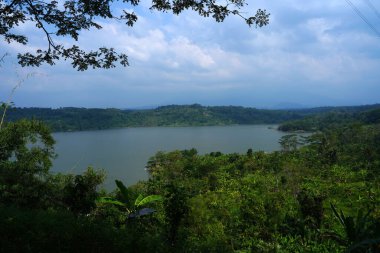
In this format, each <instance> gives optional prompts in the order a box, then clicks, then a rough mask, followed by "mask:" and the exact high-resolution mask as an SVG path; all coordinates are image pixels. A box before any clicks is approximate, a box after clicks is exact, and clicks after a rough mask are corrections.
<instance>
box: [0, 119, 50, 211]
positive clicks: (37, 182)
mask: <svg viewBox="0 0 380 253" xmlns="http://www.w3.org/2000/svg"><path fill="white" fill-rule="evenodd" d="M53 145H54V140H53V138H52V137H51V135H50V131H49V129H48V128H47V127H46V126H45V125H44V124H42V123H41V122H38V121H26V120H22V121H19V122H16V123H9V124H7V125H5V127H3V128H2V129H1V130H0V202H2V203H12V202H13V203H15V204H17V205H26V206H39V205H40V204H41V202H43V201H44V198H45V197H46V196H44V191H46V183H45V182H46V180H47V177H48V171H49V169H50V167H51V159H52V158H53V157H54V156H55V154H54V148H53Z"/></svg>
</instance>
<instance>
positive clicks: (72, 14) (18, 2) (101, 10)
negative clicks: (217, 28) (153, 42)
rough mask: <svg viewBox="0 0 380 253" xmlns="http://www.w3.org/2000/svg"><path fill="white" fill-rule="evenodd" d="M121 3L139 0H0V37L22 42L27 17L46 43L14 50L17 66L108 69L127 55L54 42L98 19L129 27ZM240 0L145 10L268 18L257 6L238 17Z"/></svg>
mask: <svg viewBox="0 0 380 253" xmlns="http://www.w3.org/2000/svg"><path fill="white" fill-rule="evenodd" d="M115 2H122V4H123V5H125V6H124V7H126V8H127V7H128V8H131V7H132V8H133V7H136V6H137V5H139V4H140V1H139V0H66V1H64V2H63V1H57V0H52V1H48V0H0V36H2V37H3V38H4V39H5V41H7V42H8V43H12V42H17V43H20V44H23V45H26V44H27V43H28V37H27V36H26V35H25V34H18V33H17V32H15V31H14V29H15V28H16V27H18V26H19V25H20V24H22V23H25V22H32V23H34V24H35V27H36V28H37V29H38V30H40V31H41V32H42V33H43V34H44V36H45V37H46V39H47V48H45V49H37V50H36V51H35V52H27V53H24V54H21V53H20V54H18V60H19V64H21V66H40V65H41V64H42V63H48V64H50V65H54V64H55V63H56V62H57V61H58V60H59V59H61V58H62V59H65V60H70V61H71V64H72V65H73V67H74V68H76V69H77V70H82V71H83V70H86V69H88V67H92V68H113V67H115V63H116V62H119V63H120V64H121V65H122V66H127V65H128V64H129V63H128V57H127V55H126V54H124V53H118V52H116V51H115V50H114V49H113V48H106V47H100V48H99V49H98V50H96V51H89V52H86V51H84V50H83V49H81V48H80V46H78V45H75V44H73V45H71V47H70V46H69V47H67V46H64V45H63V44H61V43H57V42H56V41H57V38H59V37H64V36H68V37H70V38H71V39H73V40H74V41H77V40H78V38H79V33H80V32H81V31H82V30H90V29H101V28H102V27H101V26H100V25H99V23H98V21H97V20H98V19H115V20H122V21H124V22H125V23H126V25H127V26H133V25H134V23H135V22H136V21H137V18H138V17H137V14H136V13H134V12H130V11H126V10H123V14H121V15H117V14H115V13H114V11H113V10H112V4H114V3H115ZM245 5H246V3H245V0H227V1H226V2H225V4H223V5H222V4H218V3H217V2H216V1H215V0H152V5H151V7H150V9H151V10H157V11H162V12H172V13H173V14H175V15H178V14H180V13H181V12H182V11H184V10H188V9H190V10H193V11H195V12H197V13H198V14H199V15H200V16H202V17H209V16H210V17H212V18H213V19H215V21H216V22H222V21H224V19H225V18H226V17H227V16H229V15H237V16H239V17H241V18H243V19H244V20H245V22H246V23H247V24H248V25H249V26H251V25H254V26H256V27H262V26H265V25H267V24H268V23H269V14H268V13H267V12H266V11H265V10H261V9H258V10H257V12H256V14H255V16H252V17H248V18H246V17H244V16H243V15H242V14H241V12H240V10H241V8H242V7H243V6H245Z"/></svg>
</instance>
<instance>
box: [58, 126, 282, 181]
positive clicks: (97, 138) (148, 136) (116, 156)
mask: <svg viewBox="0 0 380 253" xmlns="http://www.w3.org/2000/svg"><path fill="white" fill-rule="evenodd" d="M275 129H276V126H274V125H249V126H209V127H146V128H123V129H112V130H101V131H84V132H68V133H54V134H53V136H54V138H55V140H56V142H57V143H56V145H55V150H56V153H57V154H58V158H57V159H56V160H55V161H54V165H53V171H55V172H69V173H81V172H83V171H84V170H85V169H86V168H87V167H88V166H92V167H94V168H101V169H105V170H106V172H107V180H106V183H105V187H106V188H107V189H112V188H114V180H115V179H119V180H122V181H123V182H124V183H125V184H126V185H131V184H134V183H136V182H138V181H139V180H145V179H147V177H148V175H147V173H146V171H145V165H146V163H147V161H148V159H149V158H150V157H152V156H153V155H154V154H155V153H156V152H157V151H172V150H177V149H180V150H182V149H191V148H195V149H197V150H198V153H200V154H205V153H210V152H215V151H220V152H222V153H234V152H236V153H245V152H247V150H248V149H249V148H252V149H253V150H263V151H274V150H279V149H280V146H279V144H278V140H279V139H280V138H281V136H283V135H285V133H282V132H280V131H277V130H275Z"/></svg>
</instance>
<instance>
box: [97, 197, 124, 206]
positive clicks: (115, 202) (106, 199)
mask: <svg viewBox="0 0 380 253" xmlns="http://www.w3.org/2000/svg"><path fill="white" fill-rule="evenodd" d="M96 202H98V203H102V204H113V205H117V206H122V207H125V204H124V203H123V202H120V201H118V200H115V199H113V198H110V197H102V198H98V199H97V200H96Z"/></svg>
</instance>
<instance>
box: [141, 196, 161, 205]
mask: <svg viewBox="0 0 380 253" xmlns="http://www.w3.org/2000/svg"><path fill="white" fill-rule="evenodd" d="M140 196H141V195H140ZM140 196H139V197H140ZM137 199H139V198H137ZM137 199H136V202H135V206H136V207H139V206H142V205H145V204H148V203H151V202H154V201H160V200H162V196H160V195H149V196H147V197H145V198H143V199H141V200H140V201H137Z"/></svg>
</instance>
